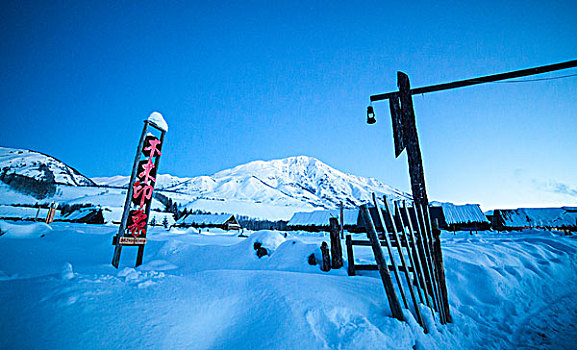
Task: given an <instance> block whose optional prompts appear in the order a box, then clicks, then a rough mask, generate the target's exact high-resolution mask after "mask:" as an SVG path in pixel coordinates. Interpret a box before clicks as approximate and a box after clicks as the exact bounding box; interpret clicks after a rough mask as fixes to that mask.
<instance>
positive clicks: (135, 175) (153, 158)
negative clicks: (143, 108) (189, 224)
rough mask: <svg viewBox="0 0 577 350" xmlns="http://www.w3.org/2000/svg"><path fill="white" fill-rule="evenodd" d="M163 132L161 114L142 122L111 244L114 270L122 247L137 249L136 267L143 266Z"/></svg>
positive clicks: (153, 114) (164, 128)
mask: <svg viewBox="0 0 577 350" xmlns="http://www.w3.org/2000/svg"><path fill="white" fill-rule="evenodd" d="M166 129H167V126H166V122H164V119H163V118H162V116H161V115H160V113H156V112H155V113H152V114H151V115H150V117H149V118H148V120H145V121H144V127H143V129H142V134H141V135H140V141H139V142H138V147H137V149H136V157H135V158H134V164H133V167H132V175H131V176H130V182H129V183H128V188H127V190H126V200H125V202H124V211H123V213H122V221H121V222H120V226H119V228H118V234H116V236H114V239H113V242H112V244H113V245H115V248H114V256H113V258H112V265H113V266H114V267H116V268H118V265H119V263H120V253H121V252H122V247H123V246H137V247H138V254H137V257H136V264H135V266H139V265H141V264H142V258H143V255H144V245H145V244H146V231H147V229H148V217H149V214H150V206H151V204H152V193H153V192H154V185H155V183H156V174H157V172H158V164H159V163H160V156H161V155H162V145H163V142H164V135H165V133H166Z"/></svg>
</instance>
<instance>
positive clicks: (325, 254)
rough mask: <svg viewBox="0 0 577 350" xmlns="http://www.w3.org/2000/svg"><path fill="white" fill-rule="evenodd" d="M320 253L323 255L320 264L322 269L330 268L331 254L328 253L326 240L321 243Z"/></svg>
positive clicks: (327, 269)
mask: <svg viewBox="0 0 577 350" xmlns="http://www.w3.org/2000/svg"><path fill="white" fill-rule="evenodd" d="M321 253H322V255H323V264H322V265H321V270H322V271H330V270H331V254H330V253H329V246H328V244H327V242H323V243H322V244H321Z"/></svg>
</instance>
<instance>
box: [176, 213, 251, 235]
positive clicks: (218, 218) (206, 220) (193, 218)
mask: <svg viewBox="0 0 577 350" xmlns="http://www.w3.org/2000/svg"><path fill="white" fill-rule="evenodd" d="M174 226H176V227H195V228H204V227H208V228H211V227H214V228H220V229H223V230H226V231H229V230H240V229H241V227H240V224H239V223H238V221H237V220H236V218H235V216H234V215H232V214H188V215H185V216H183V217H181V218H180V219H178V220H177V221H176V223H175V224H174Z"/></svg>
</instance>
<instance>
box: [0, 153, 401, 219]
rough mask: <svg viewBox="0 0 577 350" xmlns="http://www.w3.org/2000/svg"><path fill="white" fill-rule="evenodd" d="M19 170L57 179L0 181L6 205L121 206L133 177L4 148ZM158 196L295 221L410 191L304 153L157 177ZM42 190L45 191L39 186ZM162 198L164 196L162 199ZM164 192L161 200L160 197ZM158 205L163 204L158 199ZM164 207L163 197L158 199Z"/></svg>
mask: <svg viewBox="0 0 577 350" xmlns="http://www.w3.org/2000/svg"><path fill="white" fill-rule="evenodd" d="M2 174H5V175H9V174H17V175H21V176H26V177H28V178H33V179H35V180H40V181H42V182H45V183H53V184H56V185H66V186H57V187H58V188H53V189H52V188H49V189H47V190H45V191H43V192H42V193H41V194H42V195H38V194H36V193H35V192H34V191H30V190H29V189H28V187H34V186H37V184H32V185H34V186H27V187H26V186H24V188H21V187H22V186H20V187H18V186H12V185H13V184H12V185H11V186H8V185H7V183H8V182H6V181H5V182H6V184H4V183H0V197H1V198H0V199H2V200H0V203H1V204H5V205H10V204H16V203H20V204H22V203H36V202H37V201H38V200H39V199H40V200H43V201H57V202H60V203H69V204H92V205H102V206H106V207H110V208H121V207H122V206H123V204H124V198H125V191H123V189H122V188H126V184H127V183H128V180H129V177H128V176H112V177H97V178H93V179H88V178H86V177H85V176H83V175H82V174H80V173H79V172H78V171H77V170H75V169H73V168H71V167H69V166H67V165H66V164H64V163H62V162H60V161H58V160H57V159H55V158H53V157H50V156H47V155H44V154H42V153H39V152H34V151H29V150H21V149H11V148H3V147H0V176H2ZM156 190H157V193H158V194H159V195H162V196H164V197H167V198H168V199H170V200H172V202H176V203H178V205H179V206H180V207H181V208H188V209H193V210H194V209H202V210H206V211H210V212H215V213H218V212H227V213H235V214H240V215H248V216H251V217H260V218H268V219H274V220H278V219H289V218H290V217H291V216H292V214H293V213H294V212H297V211H312V210H315V209H322V208H326V209H335V208H337V207H338V206H339V203H340V202H341V201H342V202H343V203H344V205H345V207H347V208H351V207H356V206H358V205H360V204H363V203H366V202H368V201H370V199H371V198H370V195H371V193H372V192H375V193H376V194H377V195H379V196H382V195H387V196H389V197H393V198H397V199H398V198H407V199H408V198H410V195H409V194H407V193H404V192H401V191H399V190H397V189H394V188H392V187H390V186H387V185H385V184H384V183H382V182H380V181H377V180H375V179H372V178H364V177H360V176H356V175H351V174H346V173H344V172H342V171H339V170H336V169H334V168H332V167H330V166H328V165H327V164H325V163H323V162H321V161H320V160H318V159H315V158H311V157H307V156H298V157H289V158H285V159H276V160H270V161H260V160H259V161H254V162H250V163H247V164H243V165H239V166H236V167H234V168H232V169H227V170H223V171H220V172H218V173H216V174H214V175H211V176H198V177H192V178H179V177H176V176H172V175H168V174H165V175H158V179H157V185H156ZM36 192H39V191H36ZM159 198H160V199H161V198H163V197H159ZM159 198H157V199H158V200H160V199H159ZM155 203H156V202H155ZM155 205H156V207H157V208H160V209H162V208H163V205H162V204H160V202H158V203H156V204H155Z"/></svg>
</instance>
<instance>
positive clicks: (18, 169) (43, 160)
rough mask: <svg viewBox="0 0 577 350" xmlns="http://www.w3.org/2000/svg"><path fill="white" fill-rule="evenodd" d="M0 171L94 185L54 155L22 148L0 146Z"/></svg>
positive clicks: (60, 182) (54, 181)
mask: <svg viewBox="0 0 577 350" xmlns="http://www.w3.org/2000/svg"><path fill="white" fill-rule="evenodd" d="M0 172H2V173H5V174H6V175H9V174H17V175H22V176H26V177H30V178H33V179H35V180H40V181H46V182H51V183H57V184H62V185H70V186H95V183H94V182H93V181H92V180H90V179H89V178H87V177H85V176H84V175H82V174H80V173H79V172H78V171H77V170H76V169H74V168H72V167H70V166H68V165H66V164H64V163H63V162H61V161H59V160H58V159H56V158H54V157H50V156H47V155H45V154H42V153H39V152H35V151H29V150H24V149H16V148H6V147H0Z"/></svg>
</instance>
